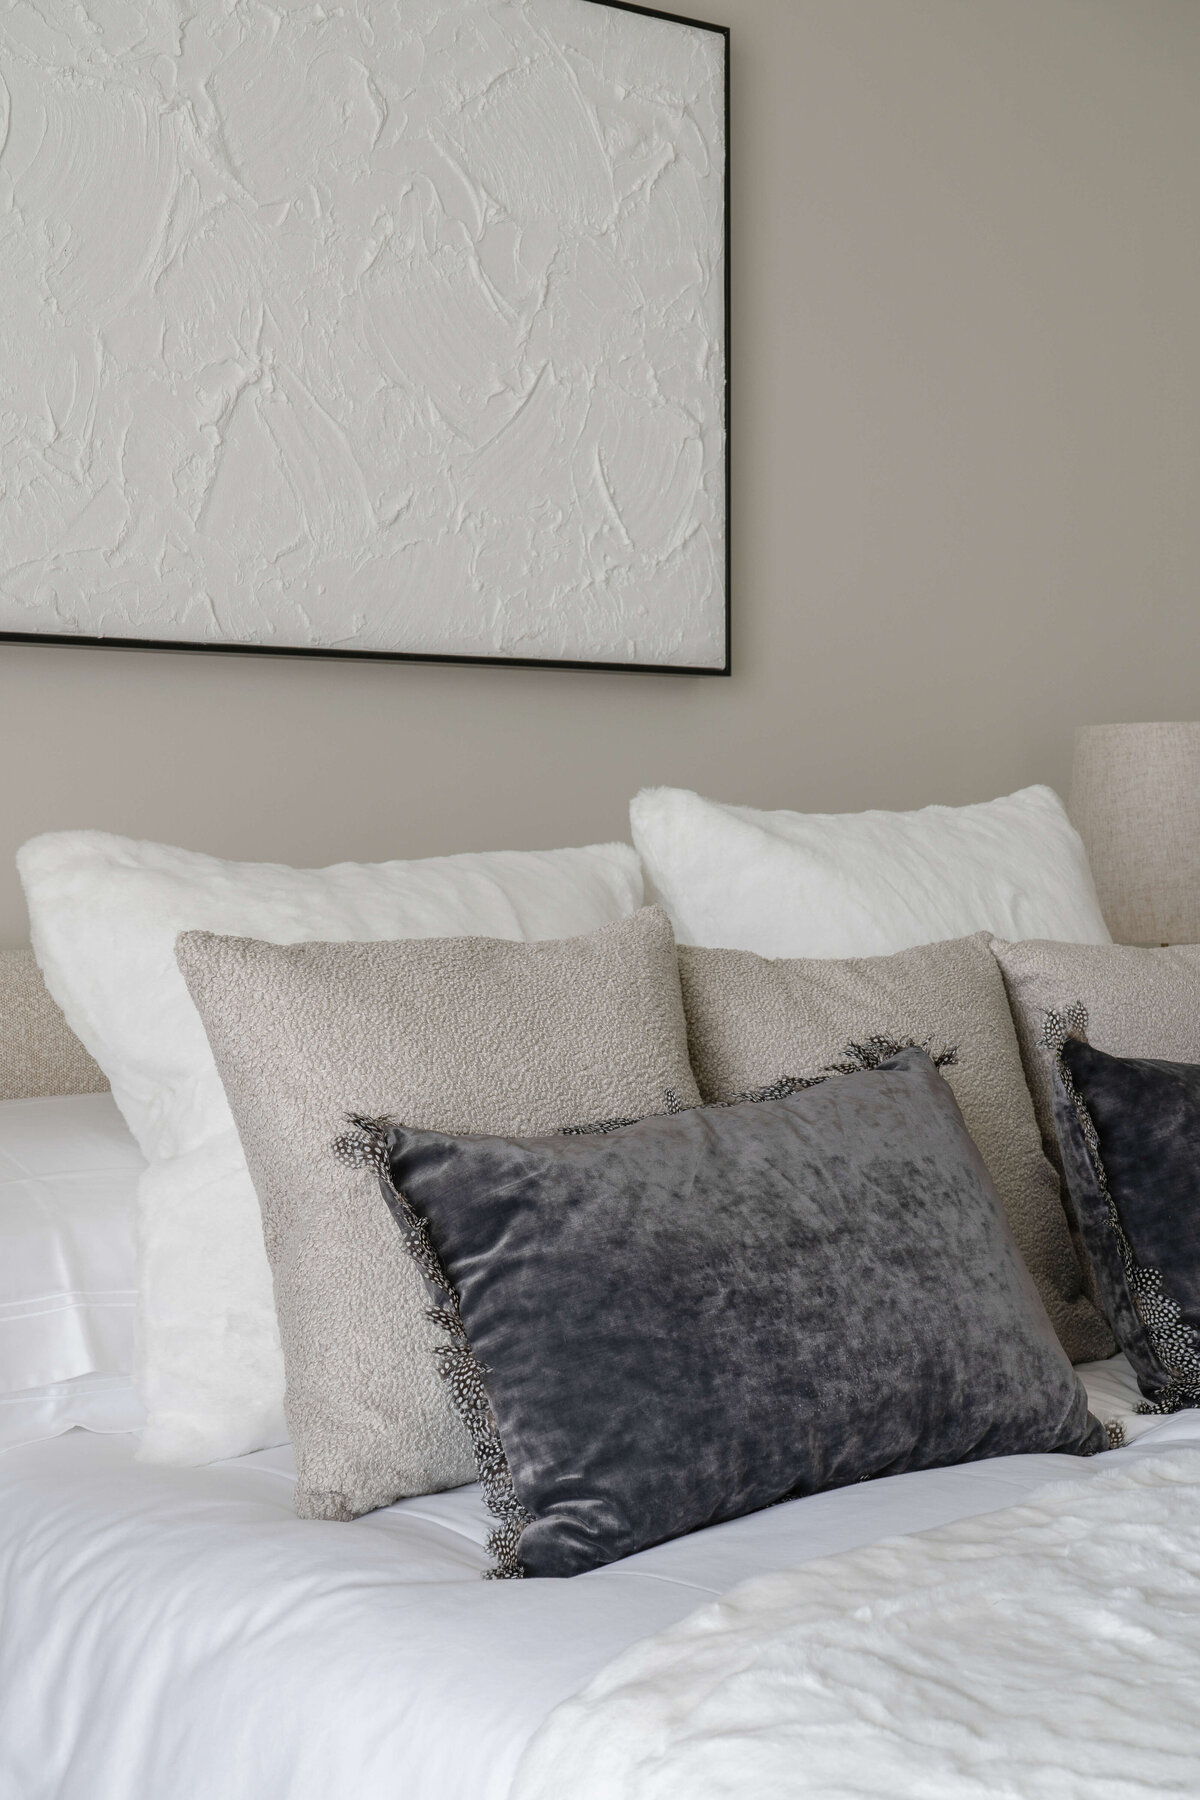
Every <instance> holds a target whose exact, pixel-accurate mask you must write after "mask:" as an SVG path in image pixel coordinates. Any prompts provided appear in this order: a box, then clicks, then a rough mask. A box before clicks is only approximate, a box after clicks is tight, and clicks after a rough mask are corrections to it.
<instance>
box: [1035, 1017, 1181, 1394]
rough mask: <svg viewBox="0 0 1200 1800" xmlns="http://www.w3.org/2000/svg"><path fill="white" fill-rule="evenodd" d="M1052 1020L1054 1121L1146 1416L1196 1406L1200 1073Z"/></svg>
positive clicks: (1084, 1021) (1075, 1021)
mask: <svg viewBox="0 0 1200 1800" xmlns="http://www.w3.org/2000/svg"><path fill="white" fill-rule="evenodd" d="M1087 1029H1088V1017H1087V1012H1086V1009H1085V1008H1084V1007H1082V1006H1079V1005H1075V1006H1072V1007H1070V1008H1068V1009H1067V1010H1066V1011H1065V1012H1061V1013H1060V1012H1051V1013H1050V1014H1048V1015H1047V1018H1046V1020H1045V1023H1044V1044H1045V1048H1046V1050H1047V1052H1048V1054H1049V1056H1050V1057H1051V1059H1052V1067H1053V1071H1054V1074H1053V1080H1054V1110H1055V1123H1056V1126H1057V1129H1058V1135H1059V1143H1060V1146H1061V1149H1062V1156H1063V1165H1064V1168H1065V1170H1066V1175H1067V1180H1068V1183H1069V1185H1070V1190H1071V1196H1072V1199H1073V1200H1074V1203H1075V1211H1076V1215H1077V1217H1078V1219H1079V1228H1080V1232H1081V1234H1082V1236H1083V1241H1084V1243H1085V1245H1086V1246H1087V1250H1088V1254H1089V1255H1090V1257H1091V1259H1092V1265H1093V1267H1094V1269H1095V1271H1096V1276H1097V1280H1098V1283H1099V1286H1100V1291H1101V1293H1102V1294H1103V1296H1104V1299H1105V1301H1106V1304H1107V1307H1108V1312H1109V1317H1110V1318H1111V1320H1112V1324H1113V1330H1114V1331H1115V1332H1116V1335H1117V1340H1118V1342H1119V1343H1120V1345H1121V1348H1122V1350H1124V1352H1125V1354H1126V1356H1127V1357H1128V1358H1129V1361H1130V1362H1131V1364H1132V1365H1133V1368H1134V1372H1135V1373H1136V1375H1137V1378H1138V1385H1139V1386H1140V1388H1141V1390H1142V1392H1143V1394H1144V1395H1145V1396H1146V1400H1147V1402H1148V1404H1147V1405H1145V1406H1143V1408H1142V1411H1145V1412H1174V1411H1176V1410H1177V1409H1178V1408H1179V1407H1183V1406H1200V1066H1198V1065H1197V1064H1195V1063H1176V1062H1167V1061H1164V1060H1162V1059H1158V1058H1151V1057H1142V1056H1109V1055H1107V1054H1106V1053H1105V1052H1104V1051H1103V1050H1099V1049H1096V1048H1095V1047H1093V1046H1092V1045H1091V1044H1089V1043H1088V1042H1087V1039H1086V1032H1087Z"/></svg>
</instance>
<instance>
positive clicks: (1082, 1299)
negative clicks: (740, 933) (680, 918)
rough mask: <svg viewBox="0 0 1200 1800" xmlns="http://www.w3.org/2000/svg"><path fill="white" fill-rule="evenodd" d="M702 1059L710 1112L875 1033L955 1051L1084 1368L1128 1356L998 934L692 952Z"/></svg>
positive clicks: (692, 1014)
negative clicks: (995, 941)
mask: <svg viewBox="0 0 1200 1800" xmlns="http://www.w3.org/2000/svg"><path fill="white" fill-rule="evenodd" d="M679 978H680V983H681V985H682V988H683V1005H684V1011H685V1013H686V1015H687V1028H688V1052H689V1054H690V1056H691V1059H692V1067H693V1068H694V1069H695V1071H696V1082H697V1085H698V1086H699V1089H700V1092H701V1095H702V1096H703V1098H704V1099H705V1100H727V1099H729V1098H730V1097H731V1096H732V1095H734V1094H737V1093H742V1092H744V1091H745V1090H746V1089H748V1088H753V1087H757V1086H760V1085H762V1084H764V1083H766V1082H769V1081H771V1080H772V1079H773V1078H774V1077H776V1076H777V1075H780V1074H783V1073H786V1074H790V1075H800V1074H807V1073H809V1072H811V1071H813V1070H816V1069H821V1068H823V1067H825V1066H826V1065H828V1064H829V1063H832V1062H835V1061H836V1060H837V1058H838V1055H839V1053H840V1051H841V1049H842V1046H843V1045H845V1044H846V1043H848V1042H851V1041H853V1042H859V1043H861V1042H863V1041H865V1040H866V1039H868V1038H871V1037H872V1036H875V1035H877V1034H878V1035H880V1036H883V1037H886V1038H891V1039H894V1040H899V1041H901V1042H904V1043H909V1042H916V1043H926V1042H929V1043H932V1044H933V1045H934V1046H935V1047H936V1048H941V1047H942V1046H944V1045H945V1046H948V1045H953V1046H954V1049H955V1050H956V1052H957V1061H956V1062H955V1064H954V1066H953V1067H952V1068H949V1069H947V1071H946V1080H947V1081H948V1082H949V1084H950V1087H951V1089H952V1090H953V1093H954V1097H955V1099H956V1100H957V1101H958V1104H959V1106H960V1107H961V1108H962V1114H963V1118H964V1120H965V1121H966V1126H967V1130H968V1131H969V1132H970V1133H971V1136H972V1137H973V1138H974V1139H975V1142H976V1144H978V1146H979V1150H980V1154H981V1155H982V1157H983V1160H984V1162H985V1163H986V1164H987V1166H988V1169H989V1171H990V1173H991V1176H992V1179H993V1181H994V1182H995V1183H996V1190H997V1192H998V1193H999V1195H1000V1199H1001V1201H1002V1202H1003V1205H1004V1210H1005V1212H1006V1213H1007V1215H1008V1222H1009V1224H1010V1225H1011V1226H1012V1229H1013V1236H1014V1237H1015V1238H1016V1240H1017V1246H1018V1248H1019V1249H1020V1252H1021V1254H1022V1256H1023V1257H1024V1258H1025V1262H1026V1266H1027V1267H1028V1269H1029V1272H1030V1274H1031V1275H1032V1276H1033V1279H1034V1281H1035V1282H1036V1283H1037V1289H1038V1293H1039V1294H1040V1295H1041V1297H1042V1304H1043V1305H1044V1306H1045V1308H1046V1311H1047V1312H1048V1313H1049V1315H1050V1318H1051V1321H1052V1323H1053V1325H1054V1328H1055V1330H1056V1331H1057V1333H1058V1336H1059V1341H1060V1343H1061V1344H1062V1346H1063V1349H1064V1350H1065V1351H1066V1352H1067V1355H1068V1356H1069V1357H1070V1358H1071V1360H1072V1362H1090V1361H1092V1360H1093V1359H1096V1358H1099V1357H1105V1356H1111V1355H1112V1353H1113V1351H1114V1349H1115V1348H1116V1346H1115V1345H1114V1343H1113V1341H1112V1336H1111V1334H1110V1332H1109V1330H1108V1327H1107V1326H1106V1324H1105V1322H1104V1319H1103V1318H1102V1317H1101V1315H1100V1313H1099V1312H1098V1311H1097V1309H1096V1306H1095V1305H1094V1303H1093V1301H1092V1299H1091V1298H1090V1297H1089V1295H1088V1293H1087V1292H1086V1290H1085V1286H1084V1279H1085V1278H1084V1272H1083V1269H1082V1267H1081V1264H1080V1260H1079V1257H1078V1255H1077V1253H1076V1250H1075V1247H1074V1245H1073V1244H1072V1241H1071V1232H1070V1227H1069V1224H1068V1220H1067V1215H1066V1213H1065V1212H1064V1210H1063V1202H1062V1195H1061V1192H1060V1189H1059V1180H1058V1171H1057V1169H1056V1168H1052V1167H1051V1166H1050V1164H1049V1162H1047V1160H1046V1156H1045V1153H1044V1151H1043V1148H1042V1143H1041V1137H1040V1133H1039V1131H1038V1124H1037V1120H1036V1118H1035V1116H1034V1110H1033V1103H1032V1101H1031V1099H1030V1095H1029V1089H1028V1087H1027V1086H1026V1084H1025V1075H1024V1071H1023V1070H1022V1067H1021V1052H1020V1049H1019V1048H1018V1044H1017V1036H1016V1032H1015V1030H1014V1028H1013V1019H1012V1014H1011V1013H1010V1011H1009V1004H1008V998H1007V996H1006V994H1005V989H1004V980H1003V977H1002V975H1001V973H1000V970H999V969H998V967H997V965H996V959H995V957H994V956H993V955H992V951H991V948H990V946H989V938H988V935H987V933H986V932H978V933H976V934H975V936H973V937H965V938H953V939H950V940H949V941H947V942H942V943H937V944H921V945H919V946H918V947H917V948H916V949H913V950H901V951H898V952H897V953H896V954H895V955H894V956H866V957H851V958H847V959H841V958H830V959H818V958H790V957H789V958H779V959H777V960H768V959H767V958H766V957H762V956H754V955H752V954H751V953H750V952H749V951H747V950H704V949H697V948H694V947H684V946H681V947H680V950H679Z"/></svg>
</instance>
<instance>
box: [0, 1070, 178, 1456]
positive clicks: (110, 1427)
mask: <svg viewBox="0 0 1200 1800" xmlns="http://www.w3.org/2000/svg"><path fill="white" fill-rule="evenodd" d="M145 1166H146V1165H145V1160H144V1158H143V1157H142V1156H141V1155H140V1153H139V1151H138V1148H137V1145H136V1144H135V1143H134V1141H133V1139H132V1138H131V1137H130V1135H129V1131H128V1129H127V1127H126V1125H125V1123H124V1121H123V1120H122V1118H121V1115H120V1113H119V1112H118V1111H117V1108H116V1106H115V1105H114V1103H113V1099H112V1096H111V1095H110V1094H75V1095H71V1096H69V1097H67V1098H64V1099H41V1100H6V1101H3V1102H0V1448H8V1447H10V1446H11V1445H13V1444H20V1443H30V1442H32V1441H33V1440H34V1439H35V1438H39V1437H52V1436H55V1435H56V1434H57V1433H58V1432H61V1431H66V1430H68V1429H69V1428H70V1426H72V1425H75V1424H86V1425H90V1426H91V1428H92V1429H93V1430H98V1431H127V1430H130V1429H132V1428H133V1427H134V1426H136V1424H137V1423H138V1422H139V1408H138V1406H137V1402H136V1400H135V1398H134V1395H133V1391H132V1386H131V1383H130V1379H129V1372H130V1370H131V1368H132V1366H133V1317H134V1298H135V1288H136V1278H135V1272H134V1213H135V1208H136V1201H137V1184H138V1178H139V1176H140V1175H141V1172H142V1170H143V1169H144V1168H145Z"/></svg>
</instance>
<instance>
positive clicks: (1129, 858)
mask: <svg viewBox="0 0 1200 1800" xmlns="http://www.w3.org/2000/svg"><path fill="white" fill-rule="evenodd" d="M1070 810H1071V818H1072V820H1073V821H1074V823H1075V825H1076V826H1077V828H1078V830H1079V834H1080V836H1081V837H1082V839H1083V842H1084V845H1085V847H1086V849H1087V853H1088V859H1089V861H1090V863H1091V866H1092V874H1093V876H1094V878H1095V882H1096V892H1097V895H1098V896H1099V899H1100V905H1101V908H1102V910H1103V912H1104V917H1105V921H1106V923H1107V925H1108V928H1109V930H1110V931H1111V932H1112V935H1113V937H1114V938H1115V939H1116V941H1117V942H1118V944H1194V943H1196V942H1198V941H1200V724H1184V723H1168V724H1157V725H1085V726H1084V727H1083V728H1082V729H1081V730H1080V731H1078V732H1077V733H1076V735H1075V764H1074V769H1073V771H1072V775H1071V797H1070Z"/></svg>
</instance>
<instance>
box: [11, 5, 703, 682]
mask: <svg viewBox="0 0 1200 1800" xmlns="http://www.w3.org/2000/svg"><path fill="white" fill-rule="evenodd" d="M723 55H724V46H723V40H722V39H721V38H720V37H719V36H718V35H717V34H715V33H713V32H710V31H705V30H702V29H699V28H694V27H690V26H682V25H679V24H674V23H669V22H666V21H662V20H657V19H652V18H645V17H642V16H641V15H639V14H636V13H630V12H622V11H620V10H618V9H616V8H613V7H609V6H606V5H604V4H599V3H597V0H403V3H397V0H390V3H389V0H347V3H346V4H343V5H341V6H337V7H335V6H328V7H325V6H322V5H312V4H302V5H301V4H295V3H293V0H275V4H259V3H255V0H249V3H246V0H89V3H88V4H87V5H86V6H82V5H81V6H67V5H63V4H60V0H13V3H11V4H9V5H7V6H5V7H4V8H2V9H0V630H2V631H16V632H35V633H36V632H47V633H50V632H53V633H67V634H83V635H89V636H109V637H128V638H138V639H147V640H156V641H163V642H191V643H212V644H218V643H227V644H228V643H234V644H252V645H266V646H271V645H274V646H276V647H285V646H286V647H308V648H340V649H355V650H368V651H391V650H401V651H411V652H426V653H432V654H449V655H487V656H498V657H537V658H548V659H555V660H557V659H563V660H571V659H579V660H585V661H617V662H634V663H648V664H659V665H672V664H674V665H684V666H686V665H697V666H702V667H713V666H717V667H719V666H720V665H721V663H722V661H723V657H724V604H725V574H724V569H725V546H724V528H725V520H724V455H725V444H724V416H723V415H724V401H723V393H724V376H725V371H724V365H723V339H724V270H723V180H724V159H725V145H724V121H723V100H722V90H723Z"/></svg>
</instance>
